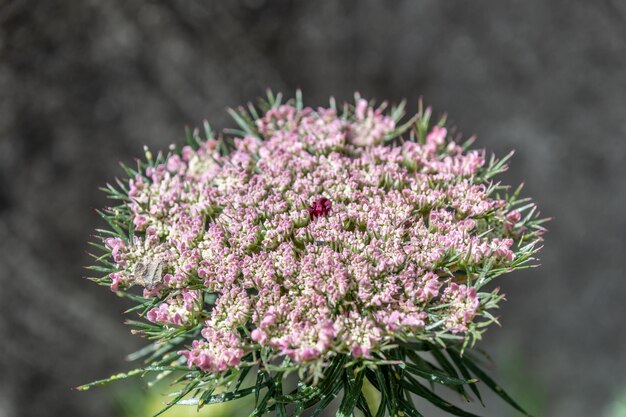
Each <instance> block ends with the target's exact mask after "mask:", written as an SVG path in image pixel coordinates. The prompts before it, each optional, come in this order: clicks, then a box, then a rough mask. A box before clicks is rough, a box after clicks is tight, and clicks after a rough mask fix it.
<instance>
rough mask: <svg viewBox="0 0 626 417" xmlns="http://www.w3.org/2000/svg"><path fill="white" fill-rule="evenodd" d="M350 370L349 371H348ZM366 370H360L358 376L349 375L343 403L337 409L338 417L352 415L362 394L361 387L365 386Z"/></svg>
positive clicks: (345, 385)
mask: <svg viewBox="0 0 626 417" xmlns="http://www.w3.org/2000/svg"><path fill="white" fill-rule="evenodd" d="M348 372H349V371H348ZM364 376H365V371H363V370H362V371H360V372H358V373H357V374H356V376H353V375H348V376H347V378H346V382H345V384H344V395H343V400H342V401H341V404H340V405H339V411H337V414H336V416H337V417H348V416H351V415H352V413H353V411H354V407H355V406H356V403H357V402H358V401H359V397H360V396H361V389H362V388H363V377H364Z"/></svg>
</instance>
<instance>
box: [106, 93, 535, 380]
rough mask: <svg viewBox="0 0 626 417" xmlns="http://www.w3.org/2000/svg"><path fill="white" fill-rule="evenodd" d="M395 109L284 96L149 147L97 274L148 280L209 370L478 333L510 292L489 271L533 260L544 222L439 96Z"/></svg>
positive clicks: (147, 292)
mask: <svg viewBox="0 0 626 417" xmlns="http://www.w3.org/2000/svg"><path fill="white" fill-rule="evenodd" d="M402 114H403V113H402V108H401V107H400V108H395V109H392V111H391V112H385V107H384V105H383V106H379V107H375V106H373V105H372V104H371V103H368V102H367V101H366V100H364V99H362V98H360V97H357V99H356V103H355V104H354V105H353V106H352V105H346V106H345V107H344V110H343V111H342V112H339V111H338V110H337V108H336V107H335V106H331V107H329V108H325V107H320V108H317V109H313V108H309V107H304V106H303V105H302V104H301V102H300V101H297V102H290V103H287V104H280V102H279V101H276V100H274V101H273V102H272V103H271V104H270V105H269V106H268V108H266V109H265V111H264V112H263V111H262V112H261V113H259V112H258V111H257V110H256V109H253V108H251V110H250V111H249V112H248V111H241V112H238V113H237V112H235V113H234V115H235V119H236V120H237V121H238V122H239V124H240V127H241V128H242V130H241V132H239V133H238V134H237V135H236V137H234V138H230V139H228V140H225V139H223V138H218V137H215V136H214V135H213V134H212V133H211V132H210V131H209V132H207V138H206V139H205V140H198V141H196V142H194V144H193V145H189V146H185V147H183V148H182V149H180V150H178V149H175V148H173V150H172V151H171V152H170V153H169V154H167V155H165V156H164V155H160V156H159V157H158V158H156V159H153V158H152V156H151V155H148V163H147V164H145V165H141V166H140V167H139V169H138V170H136V171H132V173H131V178H130V179H129V181H128V183H127V185H126V184H122V189H121V191H119V190H116V191H112V192H113V193H117V194H115V195H117V196H118V197H119V198H121V199H122V200H123V204H122V206H121V207H117V208H113V209H110V210H109V211H108V214H107V216H108V218H109V220H110V221H112V222H113V223H112V224H113V225H115V228H116V230H117V229H119V230H120V231H124V232H123V233H119V234H118V235H116V236H114V237H108V238H106V239H105V240H104V244H105V246H106V249H107V250H108V251H110V255H111V262H112V263H111V264H110V265H111V267H112V269H111V271H110V273H109V274H108V275H107V276H106V277H104V278H103V279H101V280H100V282H103V283H108V285H110V287H111V289H112V290H113V291H122V292H126V291H127V290H128V289H129V288H130V287H131V286H133V285H137V286H141V287H144V288H143V295H142V296H143V298H144V301H142V303H143V304H142V305H143V306H144V307H145V308H144V309H143V311H144V314H145V318H146V319H147V320H148V322H149V323H150V324H149V325H146V327H144V328H142V329H143V331H144V332H145V333H146V334H147V335H149V336H152V337H156V340H157V341H160V342H161V343H166V342H167V343H171V349H170V350H169V351H168V352H169V353H168V354H169V355H170V356H168V359H169V360H175V361H178V360H180V361H182V362H181V363H184V364H185V365H186V366H188V367H189V368H190V369H192V370H196V371H197V372H199V373H212V374H216V375H219V374H221V375H227V374H228V373H229V372H231V373H233V372H236V371H237V370H239V369H243V368H249V367H250V366H257V367H259V368H258V369H263V370H267V369H270V367H271V366H275V365H276V363H277V362H276V361H286V362H284V363H289V364H291V365H290V366H292V367H294V369H299V370H300V371H301V372H300V373H301V375H303V377H305V376H306V375H314V376H316V377H320V378H322V377H323V376H324V372H326V371H327V369H328V368H329V366H331V365H330V364H332V363H333V361H334V360H335V358H339V357H345V358H348V360H352V361H361V362H362V363H375V362H376V361H384V360H389V359H394V360H397V359H398V358H399V356H398V354H397V352H396V351H394V349H395V348H394V347H395V346H397V345H398V343H400V342H408V341H415V342H424V343H436V342H440V343H444V342H443V341H448V342H445V343H460V344H461V345H463V343H464V342H465V343H466V342H468V341H471V340H473V339H475V338H477V337H479V336H480V334H481V332H482V331H484V329H485V326H486V325H487V324H488V323H490V322H492V321H494V318H493V316H492V315H491V313H490V312H489V310H491V309H493V308H495V307H496V306H497V303H498V301H500V299H501V298H502V296H501V295H499V293H498V291H497V289H496V290H494V289H488V290H485V287H484V286H485V284H487V283H488V282H489V281H490V280H491V279H492V278H494V277H495V276H497V275H500V274H502V273H505V272H508V271H511V270H514V269H516V268H519V267H521V266H523V265H525V264H526V263H527V262H529V261H530V260H532V254H533V253H534V252H535V250H536V248H535V243H536V242H537V241H539V240H540V235H541V233H542V230H543V229H542V228H541V227H540V226H539V221H538V220H537V218H536V215H535V212H534V208H533V207H534V206H532V205H526V206H520V205H519V202H520V201H521V200H519V199H518V194H519V190H518V191H517V192H510V191H509V189H508V187H505V186H502V185H500V184H499V183H494V182H493V180H492V177H493V176H494V175H496V174H498V173H499V172H501V171H503V170H505V169H506V165H505V162H504V161H497V160H495V159H494V158H491V160H487V158H486V154H485V152H484V151H483V150H469V149H468V148H467V145H468V144H462V143H459V142H457V140H458V136H453V135H452V134H451V133H450V131H448V130H447V128H446V127H444V124H443V123H444V121H443V120H442V121H440V122H439V123H438V124H436V125H434V126H432V125H431V124H430V115H431V114H430V110H429V109H427V110H423V109H420V112H419V114H418V115H416V116H415V117H414V118H412V119H410V120H409V121H408V122H407V123H406V124H401V123H400V119H401V116H402ZM408 130H410V132H408ZM194 137H197V134H196V135H194ZM110 190H113V188H112V187H111V188H110ZM120 213H121V214H120ZM523 213H524V214H523ZM116 216H117V217H116ZM126 230H128V233H126V232H125V231H126ZM133 297H135V298H134V299H137V298H136V296H133ZM172 340H176V343H172V342H171V341H172ZM445 343H444V344H445ZM389 352H392V353H391V354H389ZM393 352H396V353H393ZM177 358H179V359H177ZM305 379H306V378H305Z"/></svg>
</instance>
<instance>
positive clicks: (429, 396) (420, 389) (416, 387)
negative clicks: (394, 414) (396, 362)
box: [401, 375, 478, 417]
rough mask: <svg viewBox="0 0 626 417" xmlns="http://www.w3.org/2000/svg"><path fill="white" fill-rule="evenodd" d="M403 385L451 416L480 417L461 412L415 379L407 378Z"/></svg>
mask: <svg viewBox="0 0 626 417" xmlns="http://www.w3.org/2000/svg"><path fill="white" fill-rule="evenodd" d="M401 384H402V387H403V388H405V389H407V390H408V391H410V392H412V393H413V394H415V395H418V396H420V397H422V398H424V399H425V400H427V401H428V402H430V403H431V404H433V405H435V406H436V407H438V408H440V409H442V410H444V411H447V412H448V413H450V414H454V415H455V416H461V417H478V416H477V415H476V414H472V413H469V412H467V411H464V410H461V409H460V408H458V407H456V406H455V405H453V404H451V403H449V402H448V401H446V400H444V399H443V398H441V397H440V396H438V395H437V394H435V393H434V392H432V391H431V390H429V389H428V388H426V387H424V386H423V385H422V384H420V383H419V382H417V381H416V380H415V379H413V378H411V377H410V376H408V375H407V377H406V378H404V379H403V380H402V382H401Z"/></svg>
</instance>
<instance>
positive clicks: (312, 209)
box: [309, 197, 332, 220]
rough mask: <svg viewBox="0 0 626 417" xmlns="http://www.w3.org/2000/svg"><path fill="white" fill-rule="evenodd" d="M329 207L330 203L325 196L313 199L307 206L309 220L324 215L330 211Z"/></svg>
mask: <svg viewBox="0 0 626 417" xmlns="http://www.w3.org/2000/svg"><path fill="white" fill-rule="evenodd" d="M331 207H332V203H331V202H330V200H329V199H327V198H326V197H322V198H320V199H318V200H315V201H314V202H313V204H311V205H310V206H309V215H310V216H311V220H314V219H315V218H316V217H321V216H326V215H327V214H328V213H330V208H331Z"/></svg>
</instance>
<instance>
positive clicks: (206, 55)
mask: <svg viewBox="0 0 626 417" xmlns="http://www.w3.org/2000/svg"><path fill="white" fill-rule="evenodd" d="M268 87H270V88H272V89H273V90H274V91H283V92H285V93H286V94H288V95H290V94H293V92H294V91H295V89H296V88H298V87H299V88H301V89H302V90H303V92H304V96H305V99H306V102H307V103H308V104H312V105H318V104H324V103H326V102H327V100H328V97H329V96H330V95H334V96H335V97H336V98H337V99H338V100H350V99H351V98H352V95H353V93H354V92H355V91H359V92H361V94H363V95H364V96H366V97H369V98H377V99H389V100H391V101H396V102H397V101H399V100H400V99H402V98H407V99H408V103H409V108H410V109H412V110H414V109H416V105H417V101H418V98H419V97H420V96H424V98H425V101H426V102H427V103H429V104H431V105H432V106H433V107H434V109H435V111H436V112H442V111H444V110H445V111H447V112H448V114H449V118H450V120H451V121H452V124H453V125H456V126H458V127H459V129H460V130H461V131H463V132H464V133H465V134H466V135H467V136H469V135H471V134H477V135H478V137H479V140H478V145H480V146H483V147H487V148H488V149H490V150H493V151H494V152H495V153H496V154H498V155H504V154H505V153H507V152H508V151H509V150H511V149H516V150H517V153H516V156H515V158H514V160H513V163H512V169H511V170H510V171H509V172H508V173H507V174H506V175H505V177H504V179H505V180H506V181H509V182H512V183H519V182H521V181H525V183H526V192H527V194H528V195H531V196H534V197H535V198H536V200H537V202H538V204H539V206H540V207H541V208H542V212H543V214H544V215H546V216H552V217H553V218H554V220H553V221H552V222H551V223H550V225H549V228H550V233H549V234H548V235H547V238H546V241H545V249H544V250H543V252H542V254H541V258H542V264H543V265H542V267H541V268H540V269H534V270H529V271H524V272H520V273H515V274H513V275H509V276H506V277H504V278H503V279H502V280H501V281H500V285H501V287H502V289H503V291H504V292H505V293H507V294H508V299H509V301H508V302H507V303H505V305H504V306H503V308H502V309H501V311H500V312H499V313H500V317H501V322H502V325H503V327H502V328H493V329H491V330H490V332H488V333H487V336H486V337H485V340H484V341H483V343H482V347H483V348H485V349H486V350H488V351H489V352H490V353H491V354H492V355H493V357H494V359H495V363H496V364H498V365H497V366H494V368H493V372H494V373H495V374H496V375H497V376H498V379H499V380H500V381H501V382H502V384H503V386H504V387H505V388H507V389H508V390H509V391H510V392H511V393H512V394H513V395H514V396H515V397H518V398H520V401H521V402H522V403H523V404H524V405H526V406H527V408H529V409H530V410H532V411H534V413H535V414H536V415H539V416H555V417H564V416H567V417H578V416H601V417H622V416H625V415H626V277H625V274H624V264H622V262H624V256H625V255H626V3H625V2H624V1H623V0H595V1H584V0H580V1H566V0H553V1H542V0H523V1H522V0H502V1H484V0H473V1H456V0H450V1H439V0H426V1H422V0H419V1H418V0H394V1H381V0H361V1H356V0H351V1H333V0H317V1H304V0H302V1H296V0H271V1H270V0H230V1H209V0H163V1H138V0H109V1H98V0H84V1H80V2H78V1H73V0H50V1H36V0H14V1H6V0H4V1H0V295H1V297H0V416H1V417H5V416H85V415H88V416H93V417H104V416H107V417H108V416H139V417H140V416H143V415H148V413H149V410H154V407H155V404H157V405H156V406H158V404H160V403H162V401H163V398H160V397H159V396H156V397H155V396H154V395H151V394H149V393H148V392H147V390H146V389H145V387H144V386H143V385H140V384H133V383H129V384H122V385H120V386H118V387H112V388H103V389H99V390H95V391H94V390H92V391H89V392H86V393H77V392H74V391H71V390H70V387H73V386H76V385H79V384H81V383H85V382H88V381H91V380H94V379H98V378H100V377H104V376H108V375H109V374H111V373H113V372H119V371H122V370H126V369H130V367H131V366H132V364H128V363H126V362H124V359H123V358H124V356H125V355H126V354H127V353H130V352H131V351H132V350H133V349H134V348H137V347H139V346H141V340H139V339H138V338H137V337H135V336H132V335H131V334H130V333H129V331H128V329H127V328H126V327H125V326H124V325H123V324H122V321H123V316H122V311H123V310H124V308H125V307H127V305H126V304H125V303H124V302H123V301H122V300H120V299H118V298H117V297H116V296H115V295H114V294H112V293H110V292H108V291H106V289H103V288H100V287H97V286H95V285H93V284H92V283H90V282H88V281H86V280H84V279H82V277H83V276H84V275H86V271H85V270H84V269H83V266H84V265H87V264H88V263H89V258H88V256H87V254H86V250H87V249H88V247H87V244H86V242H87V241H88V240H89V239H90V234H91V232H92V231H93V229H94V228H96V227H99V226H101V225H102V224H101V223H100V220H99V218H98V216H97V215H96V214H95V212H94V208H98V207H102V206H104V205H105V204H106V200H105V198H104V195H103V193H101V192H99V191H98V187H99V186H102V185H104V184H105V183H106V182H107V181H111V180H113V178H114V177H115V176H116V175H121V174H122V171H121V169H120V168H119V167H118V164H117V162H118V161H123V162H125V163H127V164H132V163H133V158H134V157H137V156H140V155H141V154H142V147H143V145H144V144H146V145H148V146H150V147H151V148H153V149H164V148H166V147H167V145H168V144H170V143H172V142H177V143H181V142H182V140H183V128H184V126H192V127H193V126H197V125H200V124H201V122H202V120H203V119H204V118H207V119H209V121H210V122H211V123H212V124H213V126H214V127H215V128H217V129H220V128H223V127H227V126H230V125H232V123H231V122H230V121H229V120H228V118H227V116H226V112H225V111H224V108H225V107H227V106H236V105H238V104H240V103H243V102H246V101H248V100H251V99H254V98H255V97H257V96H260V95H262V94H264V90H265V89H266V88H268ZM151 407H152V408H151ZM244 408H245V407H244V406H242V407H239V408H237V407H235V408H234V409H232V408H231V409H227V410H223V409H221V410H214V413H213V414H211V415H213V416H220V415H223V416H226V415H236V413H235V411H236V410H239V411H241V410H243V409H244ZM233 410H235V411H233ZM476 410H478V411H479V412H480V413H482V414H483V415H485V416H514V415H516V414H514V413H513V412H511V411H510V410H508V409H507V408H506V407H504V406H503V405H502V404H501V402H500V401H498V400H497V399H494V398H493V397H489V398H488V408H487V409H485V410H482V409H481V408H480V407H478V408H477V409H476ZM428 412H429V414H428V415H430V416H438V415H440V414H438V413H436V412H435V411H432V410H430V409H429V410H428ZM233 413H235V414H233ZM209 414H210V413H209ZM168 415H169V416H182V415H192V414H183V412H182V411H179V410H174V411H172V412H170V413H169V414H168Z"/></svg>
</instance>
